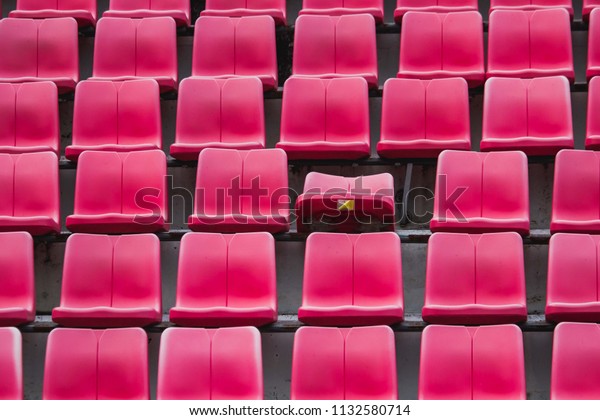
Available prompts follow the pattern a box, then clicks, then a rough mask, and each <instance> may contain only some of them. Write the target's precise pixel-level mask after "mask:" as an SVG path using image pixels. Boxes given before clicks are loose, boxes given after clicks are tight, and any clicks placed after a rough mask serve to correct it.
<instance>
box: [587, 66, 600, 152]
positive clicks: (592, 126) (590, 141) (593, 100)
mask: <svg viewBox="0 0 600 420" xmlns="http://www.w3.org/2000/svg"><path fill="white" fill-rule="evenodd" d="M598 115H600V77H593V78H592V80H590V82H589V84H588V106H587V127H586V136H585V148H586V149H591V150H596V151H600V118H598V117H597V116H598Z"/></svg>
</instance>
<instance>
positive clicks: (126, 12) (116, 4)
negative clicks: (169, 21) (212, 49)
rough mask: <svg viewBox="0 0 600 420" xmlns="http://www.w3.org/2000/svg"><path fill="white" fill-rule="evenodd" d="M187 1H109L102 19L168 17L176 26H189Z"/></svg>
mask: <svg viewBox="0 0 600 420" xmlns="http://www.w3.org/2000/svg"><path fill="white" fill-rule="evenodd" d="M190 9H191V7H190V1H189V0H110V6H109V9H108V10H107V11H105V12H104V14H103V15H102V16H103V17H116V18H133V19H145V18H150V17H170V18H173V19H174V20H175V23H176V24H177V26H190V24H191V19H190V15H191V11H190Z"/></svg>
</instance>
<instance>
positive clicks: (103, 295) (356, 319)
mask: <svg viewBox="0 0 600 420" xmlns="http://www.w3.org/2000/svg"><path fill="white" fill-rule="evenodd" d="M599 243H600V236H598V235H584V234H566V233H559V234H556V235H554V236H553V237H552V239H551V240H550V247H549V265H548V286H547V287H548V293H547V295H548V298H547V305H546V318H547V319H548V320H550V321H554V322H562V321H591V322H600V300H599V298H598V292H597V291H598V284H599V282H600V278H599V275H598V273H597V270H596V266H597V264H598V255H600V254H599V253H598V249H599V245H598V244H599ZM0 249H1V250H2V255H1V256H0V257H1V259H0V268H2V272H3V273H5V274H4V276H3V277H2V279H1V283H0V284H1V286H2V287H1V288H0V290H1V292H0V325H2V326H15V325H20V324H23V323H27V322H31V321H33V320H34V317H35V285H34V284H35V281H34V269H33V266H34V257H33V241H32V238H31V236H30V235H28V234H27V233H25V232H14V233H2V234H0ZM160 262H161V256H160V246H159V241H158V239H157V238H156V236H154V235H150V234H141V235H123V236H107V235H88V234H74V235H72V236H70V237H69V239H68V240H67V244H66V250H65V257H64V265H63V276H62V293H61V302H60V306H59V307H57V308H55V309H54V310H53V311H52V319H53V320H54V321H55V322H57V323H59V324H61V325H65V326H72V327H123V326H146V325H150V324H153V323H157V322H160V321H161V320H162V298H161V296H162V294H161V274H160V267H161V263H160ZM276 284H277V279H276V273H275V244H274V240H273V237H272V236H271V235H269V234H267V233H265V232H258V233H242V234H235V235H223V234H214V233H188V234H186V235H184V236H183V238H182V241H181V250H180V255H179V269H178V278H177V293H176V302H175V307H173V308H171V309H170V321H171V322H173V323H175V324H177V325H181V326H189V327H198V326H202V327H215V326H217V327H218V326H220V327H223V326H240V325H253V326H261V325H265V324H269V323H272V322H274V321H276V320H277V286H276ZM302 294H303V298H302V306H301V307H300V308H299V310H298V318H299V320H300V321H302V322H304V323H306V324H310V325H322V326H357V325H374V324H394V323H397V322H401V321H402V320H403V318H404V309H403V308H404V297H403V282H402V260H401V251H400V239H399V238H398V236H397V235H395V234H394V233H391V232H386V233H365V234H354V235H347V234H338V233H313V234H312V235H310V236H309V237H308V240H307V243H306V256H305V262H304V282H303V291H302ZM422 315H423V319H424V320H425V321H426V322H429V323H437V324H465V325H474V324H475V325H477V324H494V323H506V322H521V321H525V320H526V319H527V304H526V292H525V268H524V257H523V242H522V239H521V238H520V237H519V235H517V234H516V233H514V232H504V233H488V234H481V235H476V234H475V235H469V234H464V233H435V234H433V236H432V237H431V238H430V240H429V244H428V252H427V274H426V281H425V305H424V306H423V311H422Z"/></svg>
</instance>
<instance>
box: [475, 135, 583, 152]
mask: <svg viewBox="0 0 600 420" xmlns="http://www.w3.org/2000/svg"><path fill="white" fill-rule="evenodd" d="M479 147H480V150H481V151H482V152H493V151H510V150H518V151H521V152H523V153H525V154H526V155H528V156H551V155H555V154H557V153H558V152H559V151H560V150H562V149H573V148H574V147H575V143H574V140H573V138H568V137H553V138H541V137H519V138H512V139H496V138H488V139H482V140H481V143H480V146H479Z"/></svg>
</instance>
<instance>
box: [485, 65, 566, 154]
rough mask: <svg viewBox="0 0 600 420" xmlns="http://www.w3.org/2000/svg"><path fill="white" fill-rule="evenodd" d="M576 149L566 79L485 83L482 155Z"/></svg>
mask: <svg viewBox="0 0 600 420" xmlns="http://www.w3.org/2000/svg"><path fill="white" fill-rule="evenodd" d="M573 147H574V140H573V119H572V117H571V90H570V87H569V81H568V80H567V79H566V78H565V77H563V76H553V77H540V78H536V79H512V78H504V77H492V78H491V79H489V80H488V81H487V82H486V84H485V95H484V103H483V135H482V139H481V144H480V148H481V151H482V152H489V151H494V150H521V151H522V152H525V153H526V154H528V155H554V154H556V153H557V152H558V151H559V150H561V149H572V148H573Z"/></svg>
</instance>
